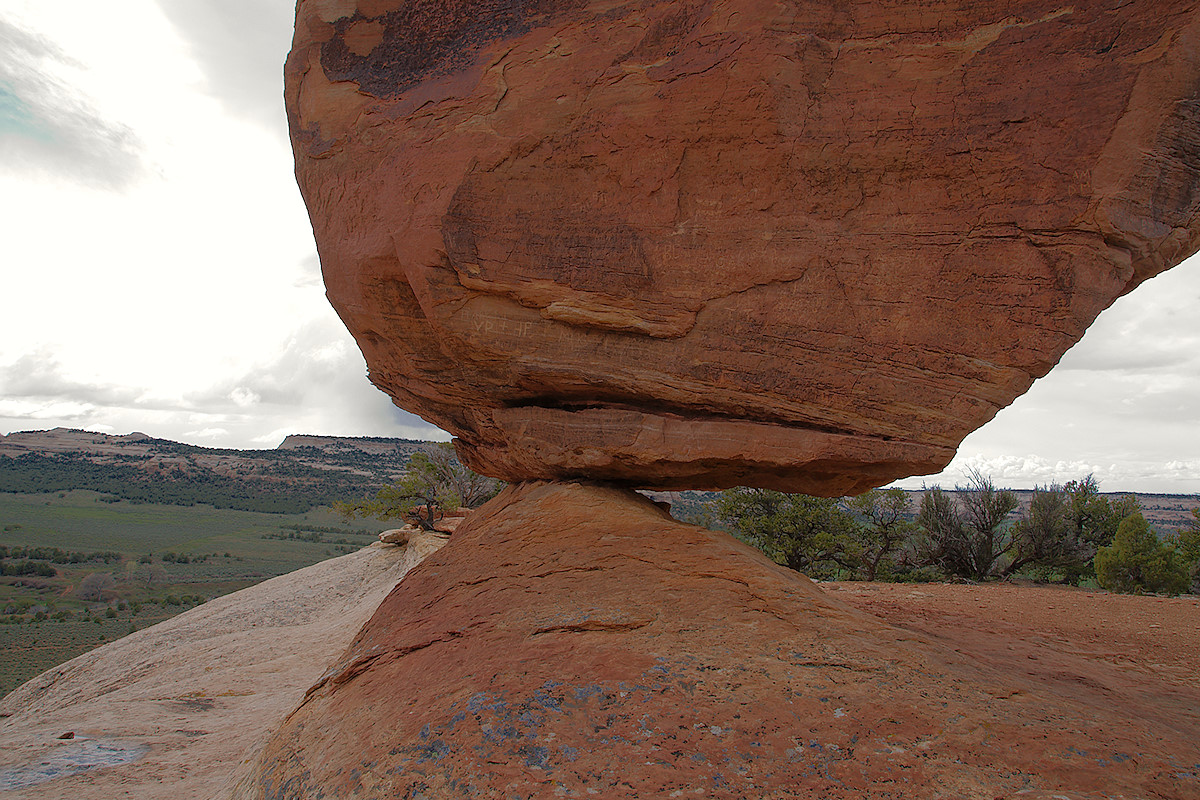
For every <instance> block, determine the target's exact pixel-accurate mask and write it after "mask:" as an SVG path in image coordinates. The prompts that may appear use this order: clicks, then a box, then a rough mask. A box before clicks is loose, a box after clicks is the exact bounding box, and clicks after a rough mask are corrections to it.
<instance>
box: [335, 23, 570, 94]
mask: <svg viewBox="0 0 1200 800" xmlns="http://www.w3.org/2000/svg"><path fill="white" fill-rule="evenodd" d="M583 4H584V0H410V2H407V3H404V4H403V5H402V6H401V7H400V8H398V9H396V10H395V11H389V12H387V13H385V14H383V15H382V16H380V17H378V18H374V19H372V18H369V17H366V16H364V15H363V13H362V12H361V11H355V12H354V14H353V15H351V16H348V17H342V18H341V19H339V20H337V21H336V22H334V23H333V26H334V29H335V30H336V31H337V33H336V35H335V36H334V37H333V38H331V39H330V40H329V41H327V42H325V43H324V44H323V45H322V46H321V66H322V67H323V68H324V69H325V73H326V75H328V76H329V78H330V79H331V80H340V81H354V82H356V83H357V84H358V86H359V88H360V89H361V90H362V91H364V92H366V93H368V94H371V95H374V96H375V97H381V98H395V97H397V96H398V95H400V94H401V93H402V92H403V91H404V90H405V89H407V88H409V87H411V86H414V85H416V84H418V83H420V82H422V81H424V80H427V79H429V78H437V77H440V76H443V75H449V74H452V73H454V72H457V71H459V70H462V69H465V68H466V67H468V66H470V65H471V64H472V63H473V62H474V60H475V58H476V56H478V54H479V53H480V51H482V50H483V49H484V48H486V47H487V46H489V45H491V44H493V43H495V42H497V41H501V40H503V39H508V38H512V37H515V36H520V35H522V34H524V33H526V32H527V31H529V30H532V29H533V28H536V27H538V26H539V25H542V24H545V23H546V22H547V21H548V20H549V18H550V17H552V16H553V15H555V14H558V13H560V12H563V11H567V10H569V9H572V8H576V7H578V6H581V5H583ZM363 22H375V23H378V24H380V25H382V28H383V30H382V36H381V38H380V41H379V43H378V44H376V45H375V46H374V47H373V48H372V49H371V51H370V52H369V53H367V54H365V55H359V54H357V53H355V52H354V51H353V49H352V48H351V47H350V46H349V45H348V44H347V42H346V36H347V33H348V32H349V31H350V30H351V28H352V27H353V26H356V25H358V24H360V23H363Z"/></svg>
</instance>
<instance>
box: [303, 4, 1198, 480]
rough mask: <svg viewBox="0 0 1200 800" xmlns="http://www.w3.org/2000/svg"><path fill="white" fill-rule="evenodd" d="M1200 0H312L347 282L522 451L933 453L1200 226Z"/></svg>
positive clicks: (846, 458) (717, 475) (834, 459)
mask: <svg viewBox="0 0 1200 800" xmlns="http://www.w3.org/2000/svg"><path fill="white" fill-rule="evenodd" d="M1198 37H1200V14H1197V3H1196V2H1195V0H1164V2H1156V3H1125V2H1117V0H1105V1H1102V2H1091V3H1083V4H1079V3H1077V4H1073V5H1066V4H1062V3H1058V2H1050V1H1049V0H990V1H989V2H976V1H975V0H972V2H965V1H963V0H957V1H955V0H933V1H932V2H923V3H920V4H912V3H842V2H832V1H827V2H813V1H805V0H782V1H780V0H686V1H684V2H679V1H678V0H672V1H671V2H666V0H640V1H639V2H623V1H621V0H462V2H455V3H445V2H442V0H405V1H404V2H401V0H357V2H356V1H355V0H336V1H335V0H301V2H300V3H299V8H298V13H297V24H296V38H295V42H294V47H293V50H292V53H291V55H290V57H289V59H288V63H287V67H286V79H287V90H286V94H287V107H288V114H289V119H290V124H291V135H292V140H293V146H294V150H295V154H296V165H297V166H296V172H297V177H298V179H299V183H300V187H301V190H302V192H303V195H304V198H305V201H306V203H307V205H308V208H309V212H310V215H311V218H312V222H313V226H314V229H315V233H316V239H317V244H318V248H319V250H320V255H321V262H322V266H323V270H324V275H325V281H326V285H327V287H328V292H329V297H330V299H331V301H332V302H333V304H334V306H335V307H336V308H337V310H338V313H339V314H340V315H341V317H342V319H343V320H344V321H345V323H346V325H347V326H348V327H349V329H350V330H351V332H352V333H353V334H354V336H355V338H356V339H357V341H358V343H359V345H360V347H361V348H362V350H363V352H364V354H365V355H366V359H367V363H368V365H369V366H370V371H371V377H372V380H373V381H374V382H375V384H376V385H378V386H379V387H380V388H382V389H384V390H385V391H387V392H388V393H389V394H391V395H392V397H393V398H395V400H396V402H397V403H398V404H399V405H400V406H402V407H403V408H406V409H408V410H410V411H414V412H416V413H418V414H420V415H422V416H423V417H425V418H426V419H427V420H430V421H431V422H434V423H436V424H437V425H439V426H440V427H442V428H444V429H445V430H447V431H450V432H452V433H453V434H454V435H455V436H457V437H458V442H459V448H460V453H461V454H462V455H463V457H464V458H465V459H466V460H467V461H468V462H469V463H470V465H471V466H472V467H474V468H476V469H478V470H480V471H482V472H486V473H488V474H490V475H495V476H498V477H503V478H506V479H509V480H525V479H572V478H579V477H584V478H590V479H604V480H610V481H615V482H619V483H623V484H627V485H631V486H644V487H660V488H689V487H690V488H722V487H726V486H730V485H736V484H757V485H763V486H772V487H775V488H782V489H788V490H793V491H805V492H810V493H816V494H826V495H839V494H845V493H853V492H858V491H861V490H863V489H866V488H868V487H870V486H874V485H879V484H883V483H885V482H887V481H889V480H892V479H894V478H897V477H900V476H904V475H910V474H920V473H929V472H934V471H937V470H938V469H940V468H941V467H942V466H943V465H945V464H946V463H947V462H948V461H949V460H950V458H951V457H952V455H953V453H954V450H955V448H956V447H957V445H958V443H959V442H961V440H962V439H963V438H964V437H965V436H966V435H967V434H968V433H969V432H970V431H972V430H974V429H975V428H977V427H979V426H980V425H982V424H983V423H985V422H987V421H988V420H990V419H991V418H992V417H993V415H995V413H996V412H997V411H998V410H999V409H1000V408H1003V407H1004V406H1006V405H1007V404H1009V403H1010V402H1012V400H1013V399H1014V398H1015V397H1017V396H1018V395H1020V394H1021V393H1022V392H1024V391H1025V390H1026V389H1028V388H1029V386H1030V384H1031V383H1032V381H1033V380H1034V379H1036V378H1038V377H1040V376H1042V375H1044V374H1045V373H1046V372H1047V371H1048V370H1049V369H1050V368H1051V367H1052V366H1053V365H1054V364H1055V363H1057V361H1058V359H1059V357H1060V356H1061V355H1062V354H1063V353H1064V352H1065V351H1066V349H1067V348H1069V347H1070V346H1071V345H1072V344H1074V343H1075V342H1076V341H1078V340H1079V338H1080V337H1081V336H1082V335H1083V332H1084V330H1085V329H1086V328H1087V326H1088V325H1089V324H1090V323H1091V322H1092V320H1093V319H1094V318H1095V317H1096V315H1097V314H1098V313H1099V312H1100V311H1101V310H1103V309H1104V308H1106V307H1107V306H1108V305H1109V304H1110V303H1111V302H1112V301H1113V300H1114V299H1115V298H1116V297H1118V296H1119V295H1121V294H1122V293H1125V292H1128V291H1130V290H1131V289H1133V288H1134V287H1135V286H1137V285H1138V283H1140V282H1141V281H1143V280H1145V279H1147V278H1149V277H1151V276H1153V275H1155V274H1157V273H1158V272H1160V271H1162V270H1164V269H1166V268H1168V267H1170V266H1172V265H1173V264H1176V263H1178V262H1179V261H1180V260H1182V259H1183V258H1184V257H1186V256H1187V255H1189V254H1190V253H1191V252H1192V251H1193V250H1194V249H1195V248H1196V234H1197V224H1198V223H1197V203H1198V202H1200V192H1197V191H1196V184H1197V177H1198V174H1200V173H1198V167H1200V156H1198V155H1197V153H1198V152H1200V101H1198V100H1197V97H1196V87H1197V85H1200V66H1198V63H1197V62H1198V60H1200V47H1198V42H1200V39H1198Z"/></svg>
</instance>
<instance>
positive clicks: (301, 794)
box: [238, 484, 1200, 800]
mask: <svg viewBox="0 0 1200 800" xmlns="http://www.w3.org/2000/svg"><path fill="white" fill-rule="evenodd" d="M1064 680H1066V679H1065V678H1060V679H1057V682H1053V683H1051V684H1041V685H1039V684H1037V683H1036V682H1034V681H1031V680H1026V679H1025V678H1024V676H1023V675H1022V674H1012V673H1006V672H1003V671H1000V670H997V669H995V668H993V667H991V666H989V665H988V664H987V663H977V662H974V661H972V660H971V659H968V658H966V657H963V656H961V655H959V654H957V653H955V652H950V651H947V650H943V649H941V648H939V647H938V646H937V644H936V643H934V642H932V641H930V640H927V639H923V638H922V637H920V636H919V635H918V634H915V633H912V632H907V631H903V630H900V629H898V628H892V627H889V626H887V625H884V624H883V623H881V622H880V621H879V620H877V619H875V618H873V617H869V616H866V615H863V614H861V613H859V612H856V611H853V610H851V609H849V608H848V607H846V606H844V605H843V604H841V603H839V602H838V601H836V600H833V599H830V598H829V597H827V596H826V595H824V594H823V593H822V592H820V591H819V590H818V589H817V588H816V587H815V586H814V585H813V584H812V583H811V582H810V581H809V580H808V579H806V578H804V577H803V576H801V575H799V574H797V573H795V572H792V571H789V570H785V569H783V568H781V567H779V566H777V565H775V564H772V563H771V562H769V561H767V560H766V559H765V558H764V557H763V556H762V555H761V554H759V553H757V552H756V551H752V550H750V549H749V548H747V547H745V546H744V545H741V544H740V543H738V542H736V541H734V540H733V539H731V538H729V537H728V536H726V535H724V534H720V533H715V532H712V531H708V530H705V529H703V528H698V527H695V526H690V525H683V524H681V523H677V522H675V521H673V520H671V519H670V518H669V517H668V516H667V515H666V514H665V513H664V512H663V511H662V510H661V509H660V508H659V507H657V506H656V505H654V504H652V503H650V502H649V501H647V500H646V499H645V498H642V497H640V496H638V495H635V494H632V493H628V492H625V491H622V490H617V489H611V488H598V487H593V486H583V485H577V484H526V485H523V486H519V487H510V488H509V489H506V490H505V492H504V493H503V494H502V495H501V496H500V497H498V498H497V499H496V500H493V501H492V502H491V503H490V504H489V505H488V506H485V507H484V508H483V509H481V510H480V511H478V512H476V513H475V514H474V515H473V516H472V517H470V518H469V519H468V521H467V522H465V523H463V525H462V527H461V528H459V530H458V531H457V532H456V533H455V534H454V536H453V537H452V538H451V540H450V542H449V544H448V545H447V546H445V547H444V548H442V550H440V551H439V552H438V553H436V554H434V555H432V556H430V557H429V558H428V559H427V560H426V561H425V562H424V563H422V564H421V565H420V566H419V567H418V568H416V569H414V570H413V571H412V572H411V573H409V575H408V576H407V577H406V578H405V579H404V581H403V582H402V583H401V584H400V585H399V586H397V587H396V589H395V591H393V592H392V594H391V595H390V596H389V597H388V599H387V600H385V601H384V602H383V604H382V605H381V606H380V607H379V610H378V611H377V612H376V614H375V616H374V617H373V618H372V619H371V621H370V622H368V623H367V625H366V626H365V627H364V628H363V630H362V631H361V632H360V633H359V634H358V636H357V638H356V639H355V641H354V643H353V644H352V645H351V646H350V648H349V649H348V650H347V651H346V653H345V654H344V655H343V656H342V657H341V659H340V660H338V661H337V662H336V663H335V664H334V665H333V666H332V667H331V668H330V669H329V670H328V671H327V673H326V675H325V676H324V678H323V679H322V680H321V681H320V682H319V683H317V684H316V685H315V686H314V687H313V688H312V689H311V690H310V691H309V692H308V695H307V698H306V700H305V702H304V703H303V704H302V705H301V706H300V707H299V708H298V709H297V710H296V711H295V712H294V713H292V714H291V715H290V716H289V718H288V720H287V721H286V722H285V723H284V724H283V726H282V727H280V728H279V729H278V730H277V731H276V732H275V733H274V735H273V736H272V737H271V739H270V741H269V742H268V743H267V745H266V747H265V749H264V751H263V753H262V754H261V756H260V757H259V760H258V761H257V762H256V763H255V764H254V765H253V767H252V769H250V770H249V771H248V772H247V774H246V778H245V779H244V780H243V782H242V783H241V784H240V786H239V794H238V797H240V798H272V799H273V800H284V799H285V798H305V799H306V800H316V798H323V797H324V798H334V797H337V798H348V797H353V798H358V799H359V800H368V798H396V797H407V798H417V797H424V798H434V797H456V798H457V797H489V798H490V797H505V798H534V797H536V798H543V797H579V798H584V797H591V796H597V797H604V798H667V797H699V796H704V797H715V798H730V799H732V798H746V797H754V798H795V797H822V798H829V799H835V798H847V799H849V798H854V800H861V798H896V797H906V798H915V797H919V798H994V797H1023V798H1031V799H1032V800H1049V798H1052V797H1053V798H1065V800H1085V799H1089V800H1090V799H1091V798H1096V799H1097V800H1098V798H1102V797H1164V798H1165V797H1177V798H1183V797H1188V796H1195V795H1196V793H1197V792H1200V775H1198V774H1197V772H1196V769H1195V766H1194V764H1195V761H1196V759H1195V756H1196V746H1195V742H1196V741H1197V736H1198V734H1200V714H1197V713H1196V707H1195V704H1194V700H1195V698H1194V696H1193V694H1191V693H1182V694H1180V695H1179V698H1178V699H1177V700H1176V701H1175V702H1171V701H1170V699H1169V698H1164V699H1162V700H1161V702H1159V703H1157V704H1155V705H1153V706H1148V707H1146V708H1141V707H1139V706H1137V705H1136V704H1124V705H1122V704H1116V703H1113V702H1112V697H1111V695H1110V694H1109V690H1108V689H1107V688H1106V687H1105V686H1103V685H1100V684H1082V683H1074V682H1073V683H1071V684H1070V686H1069V687H1068V688H1067V689H1065V690H1064V689H1063V687H1064V683H1063V681H1064ZM1181 691H1182V690H1181ZM1131 708H1132V710H1131ZM1164 709H1167V710H1166V711H1164Z"/></svg>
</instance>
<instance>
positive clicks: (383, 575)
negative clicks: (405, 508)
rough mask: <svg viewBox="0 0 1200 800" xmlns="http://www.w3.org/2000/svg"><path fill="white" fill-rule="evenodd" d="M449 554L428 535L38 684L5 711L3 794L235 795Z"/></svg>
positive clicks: (283, 580) (184, 617) (75, 662)
mask: <svg viewBox="0 0 1200 800" xmlns="http://www.w3.org/2000/svg"><path fill="white" fill-rule="evenodd" d="M443 543H444V539H443V538H442V537H440V536H433V535H428V534H421V533H417V534H415V535H414V536H413V537H412V538H411V540H410V541H409V543H408V545H407V547H404V548H396V547H383V546H382V545H375V546H372V547H367V548H364V549H362V550H360V551H358V552H356V553H351V554H350V555H346V556H342V557H341V558H335V559H330V560H328V561H323V562H321V563H320V564H315V565H313V566H311V567H307V568H305V569H302V570H298V571H296V572H293V573H290V574H288V575H282V576H280V577H278V578H273V579H271V580H269V581H264V582H263V583H260V584H258V585H256V586H252V587H250V588H248V589H243V590H241V591H239V592H234V593H233V594H228V595H225V596H224V597H220V598H217V599H215V600H211V601H209V602H207V603H205V604H203V605H201V606H198V607H196V608H194V609H192V610H190V611H187V612H184V613H183V614H180V615H179V616H177V617H174V618H172V619H169V620H167V621H166V622H162V623H160V624H158V625H155V626H153V627H150V628H146V629H145V630H141V631H138V632H136V633H132V634H130V635H129V636H126V637H124V638H122V639H119V640H117V641H115V642H113V643H112V644H108V645H105V646H104V647H100V648H97V649H96V650H93V651H91V652H90V653H85V654H83V655H81V656H79V657H78V658H74V659H72V660H71V661H68V662H67V663H65V664H62V665H61V666H58V667H55V668H54V669H52V670H49V671H47V672H45V673H43V674H42V675H39V676H38V677H36V678H34V679H33V680H31V681H28V682H27V683H25V684H24V685H22V686H21V687H19V688H17V689H16V690H15V691H13V692H11V693H10V694H8V695H7V696H5V697H4V698H3V699H2V700H0V797H4V798H13V799H14V800H16V798H21V799H22V800H33V798H37V800H78V798H96V799H97V800H100V799H101V798H103V800H111V799H112V798H123V797H130V798H138V799H139V800H220V799H221V798H225V797H228V796H229V792H230V791H231V787H232V784H233V783H234V782H235V779H236V776H237V774H238V769H239V768H240V767H241V766H242V765H243V764H245V763H246V762H248V761H249V760H250V759H251V757H252V756H253V754H254V753H255V752H256V749H257V748H258V747H260V746H261V745H262V744H263V742H264V741H265V740H266V738H267V735H268V734H269V733H270V732H271V730H273V728H274V727H275V726H277V725H279V724H280V723H281V722H282V721H283V719H284V718H285V717H286V716H287V714H288V712H289V711H291V710H292V709H293V708H295V706H296V704H297V703H299V702H300V700H301V699H303V697H304V692H305V690H306V689H307V688H308V687H309V686H311V685H312V684H313V683H314V682H315V681H317V680H318V679H320V677H321V675H322V674H323V673H324V672H325V670H326V669H327V668H328V666H329V664H330V663H331V662H332V661H333V660H334V659H335V658H336V657H337V655H338V654H339V653H340V652H341V651H342V650H343V649H344V648H345V647H346V646H347V644H348V643H349V642H350V640H351V639H352V638H353V637H354V634H355V633H356V632H357V631H358V629H359V628H360V627H361V626H362V624H363V622H365V621H366V620H367V619H369V618H370V616H371V614H372V613H374V611H375V609H376V608H377V607H378V606H379V603H380V601H382V600H383V598H384V597H386V596H387V594H388V593H389V592H390V591H391V589H392V587H394V586H395V585H396V582H397V581H399V580H400V579H401V578H402V577H403V576H404V575H405V573H407V572H408V570H409V569H411V568H412V567H413V566H414V565H416V564H418V563H420V561H421V560H422V559H423V558H425V557H426V556H428V555H429V554H430V553H432V552H434V551H436V550H437V549H438V547H440V546H441V545H442V544H443ZM68 731H69V732H73V733H74V734H75V736H74V737H73V738H72V739H70V740H61V739H60V738H59V737H60V736H61V735H62V734H63V733H65V732H68ZM88 764H95V765H96V768H93V769H82V768H81V767H84V766H86V765H88ZM104 765H107V766H104Z"/></svg>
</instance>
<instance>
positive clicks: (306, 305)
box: [0, 0, 1200, 492]
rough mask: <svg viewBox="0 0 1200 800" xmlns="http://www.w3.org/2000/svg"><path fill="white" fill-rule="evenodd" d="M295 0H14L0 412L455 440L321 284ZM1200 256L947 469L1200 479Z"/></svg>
mask: <svg viewBox="0 0 1200 800" xmlns="http://www.w3.org/2000/svg"><path fill="white" fill-rule="evenodd" d="M293 7H294V6H293V2H292V0H157V2H156V1H155V0H122V2H120V3H117V4H109V3H95V2H90V1H89V0H72V1H70V2H68V0H56V2H46V0H30V1H29V2H22V0H4V3H3V6H2V7H0V204H2V207H0V220H3V222H2V223H0V224H2V226H3V227H2V229H0V230H2V232H3V237H2V239H0V248H2V250H0V253H2V259H3V260H2V263H3V284H2V286H3V293H2V294H0V297H2V298H3V300H2V302H0V433H9V432H11V431H17V430H34V429H44V428H52V427H56V426H65V427H74V428H87V429H90V430H97V431H105V432H109V433H128V432H130V431H134V430H139V431H143V432H145V433H149V434H151V435H153V436H159V437H164V438H169V439H176V440H180V441H186V442H191V443H194V444H200V445H206V446H213V447H274V446H275V445H277V444H278V443H279V442H280V441H281V440H282V438H283V437H284V436H285V435H286V434H288V433H315V434H330V435H346V436H402V437H409V438H439V439H444V438H447V437H446V436H445V435H444V434H442V433H441V432H439V431H437V430H436V429H435V428H433V427H432V426H430V425H428V424H426V423H424V422H423V421H421V420H420V419H419V418H417V417H414V416H412V415H411V414H407V413H405V412H403V411H400V410H398V409H396V408H395V407H394V406H392V404H391V401H390V400H389V399H388V398H387V397H386V396H385V395H384V394H382V393H381V392H379V391H378V390H376V389H375V388H374V387H372V386H371V385H370V383H369V382H368V381H367V379H366V366H365V365H364V363H363V360H362V356H361V355H360V354H359V352H358V349H357V348H356V346H355V344H354V341H353V340H352V339H351V338H350V335H349V334H348V333H346V331H345V329H344V328H343V327H342V325H341V323H340V321H339V320H338V319H337V316H336V315H335V314H334V313H333V311H332V309H331V308H330V307H329V305H328V303H327V302H326V301H325V297H324V290H323V287H322V285H321V280H320V273H319V269H318V265H317V257H316V251H315V248H314V247H313V241H312V230H311V228H310V227H309V225H308V219H307V217H306V215H305V212H304V207H303V204H302V202H301V200H300V195H299V192H298V191H297V189H296V186H295V182H294V180H293V177H292V161H291V152H290V150H289V148H288V143H287V133H286V122H285V120H284V113H283V101H282V64H283V60H284V58H285V56H286V54H287V50H288V47H289V45H290V41H291V25H292V17H293ZM1198 308H1200V259H1193V260H1192V261H1191V262H1188V263H1185V264H1183V265H1181V266H1179V267H1177V268H1176V269H1175V270H1173V271H1171V272H1169V273H1167V274H1165V275H1162V276H1160V277H1158V278H1156V279H1154V280H1152V281H1150V282H1149V283H1147V284H1146V285H1144V286H1143V287H1141V288H1139V289H1138V290H1137V291H1136V292H1134V293H1133V294H1132V295H1131V296H1129V297H1126V298H1124V299H1122V300H1120V301H1118V303H1117V304H1116V305H1115V306H1113V308H1111V309H1110V310H1108V311H1107V312H1105V313H1104V314H1103V315H1101V317H1100V319H1099V320H1098V321H1097V322H1096V324H1095V325H1093V327H1092V329H1091V330H1090V331H1089V332H1088V334H1087V336H1086V337H1085V338H1084V340H1083V341H1082V342H1081V343H1080V344H1079V345H1077V346H1076V347H1075V348H1074V349H1073V350H1071V351H1070V352H1069V353H1067V355H1066V356H1065V357H1064V358H1063V360H1062V363H1061V364H1060V365H1059V366H1058V367H1057V368H1056V369H1055V371H1054V372H1053V373H1051V375H1050V376H1048V377H1047V378H1044V379H1043V380H1041V381H1039V382H1038V383H1037V384H1036V385H1035V386H1034V387H1033V389H1032V390H1031V391H1030V392H1029V393H1028V394H1026V395H1025V396H1024V397H1022V398H1019V399H1018V400H1017V401H1016V403H1014V404H1013V405H1012V406H1011V407H1009V408H1008V409H1005V410H1004V411H1001V412H1000V414H999V416H998V417H997V418H996V419H995V420H994V421H993V422H992V423H991V424H989V425H987V426H985V427H984V428H983V429H981V430H980V431H978V432H976V433H975V434H973V435H972V436H970V437H969V438H968V439H967V440H966V441H965V442H964V443H963V445H962V447H961V448H960V450H959V456H958V458H957V459H956V460H955V462H954V464H953V465H951V468H950V469H949V470H947V472H946V473H944V474H943V475H940V476H930V477H925V478H915V479H911V480H909V481H906V482H904V485H906V486H920V485H921V483H922V482H923V481H924V482H927V483H929V484H933V483H939V482H940V483H942V484H943V485H952V484H954V483H956V482H960V481H962V480H963V469H964V468H966V467H978V468H980V469H982V470H983V471H984V472H986V473H990V474H991V475H992V476H993V477H994V478H995V479H996V481H997V482H998V483H1001V484H1003V485H1008V486H1013V487H1028V486H1032V485H1034V484H1035V483H1036V484H1045V483H1049V482H1054V481H1066V480H1069V479H1071V478H1077V477H1082V476H1083V475H1086V474H1087V473H1089V472H1091V473H1095V475H1096V477H1097V478H1098V479H1099V480H1100V483H1101V488H1102V489H1105V490H1110V491H1115V490H1138V491H1158V492H1200V314H1197V309H1198Z"/></svg>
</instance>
